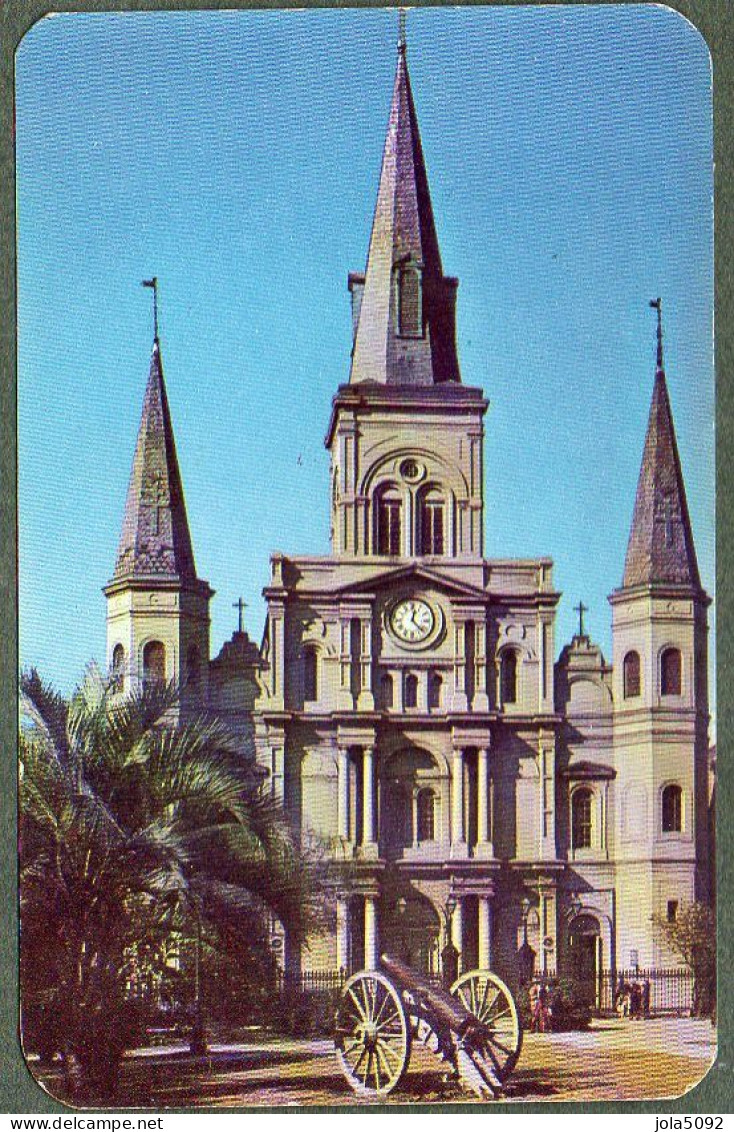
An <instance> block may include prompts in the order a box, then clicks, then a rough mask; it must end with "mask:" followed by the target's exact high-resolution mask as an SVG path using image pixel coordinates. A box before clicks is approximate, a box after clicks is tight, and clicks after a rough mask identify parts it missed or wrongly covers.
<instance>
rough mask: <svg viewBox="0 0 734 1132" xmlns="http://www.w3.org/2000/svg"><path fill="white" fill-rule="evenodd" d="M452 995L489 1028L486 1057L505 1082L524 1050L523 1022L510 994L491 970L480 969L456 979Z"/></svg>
mask: <svg viewBox="0 0 734 1132" xmlns="http://www.w3.org/2000/svg"><path fill="white" fill-rule="evenodd" d="M451 993H452V995H453V996H454V998H457V999H458V1000H459V1002H460V1003H461V1004H462V1006H464V1007H465V1008H466V1009H467V1010H468V1011H469V1012H470V1013H471V1014H473V1015H474V1017H475V1018H478V1019H479V1021H480V1022H482V1023H483V1024H484V1025H485V1026H486V1027H487V1031H488V1036H487V1046H488V1048H487V1050H486V1053H487V1056H488V1057H489V1059H490V1060H491V1062H492V1066H493V1068H494V1070H495V1073H496V1074H497V1076H498V1077H499V1079H500V1080H501V1081H504V1080H506V1079H507V1077H509V1075H510V1073H512V1070H513V1069H514V1068H515V1066H516V1065H517V1060H518V1058H519V1056H520V1051H521V1049H522V1022H521V1021H520V1016H519V1014H518V1012H517V1006H516V1005H515V1000H514V998H513V997H512V993H511V991H510V990H509V988H508V987H506V986H505V984H504V983H503V982H502V979H499V978H498V977H497V976H496V975H495V974H493V972H492V971H479V970H478V971H467V973H466V974H465V975H462V976H461V978H459V979H457V980H456V982H455V983H454V985H453V986H452V988H451Z"/></svg>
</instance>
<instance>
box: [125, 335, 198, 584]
mask: <svg viewBox="0 0 734 1132" xmlns="http://www.w3.org/2000/svg"><path fill="white" fill-rule="evenodd" d="M151 577H155V578H159V579H162V578H167V579H171V580H178V581H181V582H193V581H196V566H195V564H194V551H193V547H192V545H191V535H190V534H189V524H188V519H187V518H186V503H185V501H184V494H183V488H182V486H181V474H180V472H179V468H178V459H177V457H176V443H175V441H174V438H173V426H172V424H171V412H170V409H169V407H168V397H167V395H166V385H165V381H164V379H163V364H162V362H161V347H160V342H159V340H158V335H157V327H156V336H155V338H154V341H153V353H152V355H151V359H150V373H149V376H148V384H147V387H146V390H145V397H144V399H143V412H142V417H141V420H140V428H139V430H138V439H137V444H136V446H135V455H134V457H133V466H132V472H131V474H130V483H129V485H128V489H127V500H126V502H125V514H124V517H123V521H122V534H121V535H120V543H119V547H118V550H117V561H116V564H115V572H114V575H113V581H115V582H116V581H120V580H122V579H127V578H151Z"/></svg>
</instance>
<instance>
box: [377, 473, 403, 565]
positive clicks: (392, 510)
mask: <svg viewBox="0 0 734 1132" xmlns="http://www.w3.org/2000/svg"><path fill="white" fill-rule="evenodd" d="M402 510H403V500H402V497H401V494H400V491H399V489H398V488H397V487H395V485H394V484H388V485H387V486H385V487H382V488H380V489H379V491H378V492H377V493H376V531H375V545H376V547H377V553H378V554H387V555H394V556H397V555H399V554H400V553H401V552H402Z"/></svg>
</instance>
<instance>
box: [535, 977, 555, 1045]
mask: <svg viewBox="0 0 734 1132" xmlns="http://www.w3.org/2000/svg"><path fill="white" fill-rule="evenodd" d="M528 998H529V1000H530V1029H531V1031H532V1032H533V1033H535V1034H545V1033H548V1032H549V1031H551V1030H552V1029H553V1013H554V1007H555V1011H556V1014H558V1013H559V1006H560V999H561V992H560V990H559V988H558V987H555V989H554V988H553V987H552V986H549V985H548V984H547V983H546V982H545V981H544V980H543V979H533V981H532V982H531V984H530V986H529V987H528Z"/></svg>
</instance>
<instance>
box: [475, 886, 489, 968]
mask: <svg viewBox="0 0 734 1132" xmlns="http://www.w3.org/2000/svg"><path fill="white" fill-rule="evenodd" d="M477 939H478V947H477V952H478V957H477V958H478V965H479V966H480V967H482V968H483V969H484V970H485V971H491V970H492V901H491V898H490V897H489V896H480V897H479V924H478V932H477Z"/></svg>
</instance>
